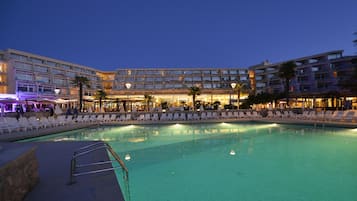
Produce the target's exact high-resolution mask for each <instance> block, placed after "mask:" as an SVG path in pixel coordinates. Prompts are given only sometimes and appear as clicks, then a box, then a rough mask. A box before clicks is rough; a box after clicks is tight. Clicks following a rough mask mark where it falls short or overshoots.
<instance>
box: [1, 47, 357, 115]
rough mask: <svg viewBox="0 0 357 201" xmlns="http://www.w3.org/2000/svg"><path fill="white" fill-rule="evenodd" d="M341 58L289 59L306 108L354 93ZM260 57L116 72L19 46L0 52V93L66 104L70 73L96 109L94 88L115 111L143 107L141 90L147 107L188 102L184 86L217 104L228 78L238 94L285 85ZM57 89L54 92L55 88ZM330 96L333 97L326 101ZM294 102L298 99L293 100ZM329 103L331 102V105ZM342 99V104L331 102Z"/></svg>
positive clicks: (228, 91)
mask: <svg viewBox="0 0 357 201" xmlns="http://www.w3.org/2000/svg"><path fill="white" fill-rule="evenodd" d="M353 58H356V56H355V57H343V56H342V51H341V50H339V51H331V52H326V53H322V54H317V55H313V56H308V57H303V58H298V59H293V61H295V62H296V64H297V66H298V67H297V68H296V73H295V75H296V76H295V78H294V79H293V80H292V84H291V89H290V91H291V94H292V95H293V96H294V97H296V98H304V101H305V102H306V106H307V107H320V106H322V105H321V104H326V103H323V100H322V99H321V100H319V98H321V97H322V94H324V93H328V92H331V91H339V92H343V93H344V95H349V96H351V95H353V94H351V93H350V92H349V91H348V90H342V89H341V88H340V86H339V84H338V82H339V80H341V79H345V78H346V76H349V75H351V74H352V72H353V64H352V62H351V61H352V59H353ZM283 63H284V62H280V63H274V64H271V63H269V62H264V63H262V64H259V65H255V66H251V67H249V68H238V67H237V68H131V69H120V68H119V69H117V70H115V71H110V72H108V71H100V70H98V69H95V68H92V67H88V66H83V65H78V64H73V63H70V62H66V61H61V60H57V59H52V58H48V57H44V56H39V55H35V54H31V53H27V52H23V51H18V50H13V49H7V50H4V51H0V94H1V96H0V98H1V99H3V101H6V100H5V99H7V98H8V99H14V98H15V99H17V100H19V101H50V102H56V103H59V104H61V106H62V107H70V106H75V105H77V104H78V88H76V87H74V85H73V84H72V80H74V77H75V76H83V77H86V78H88V79H89V81H90V87H88V88H84V100H85V101H84V108H86V109H88V108H91V109H97V108H98V104H97V102H98V101H97V100H96V99H95V96H94V94H95V93H96V91H98V90H104V91H105V92H106V93H107V99H106V100H105V103H104V107H105V108H106V110H108V111H117V110H119V109H120V108H121V107H122V106H124V105H125V104H126V106H128V105H129V104H130V106H131V108H132V107H133V106H135V108H138V109H139V110H140V109H143V107H144V105H145V103H144V95H145V94H147V95H151V96H153V103H152V104H153V105H152V107H156V106H159V105H160V104H162V103H164V102H166V103H167V104H168V105H169V106H172V107H176V106H182V105H185V104H187V105H192V97H191V96H189V95H188V93H189V87H192V86H198V87H199V88H200V89H201V94H200V95H199V96H197V100H199V101H200V102H201V104H203V105H210V104H212V103H214V102H217V101H218V102H220V103H221V106H223V105H226V104H232V103H233V104H236V102H237V94H236V92H234V91H233V89H232V87H231V84H232V83H244V86H245V88H246V90H243V91H242V95H241V99H245V98H246V97H247V96H248V93H260V92H269V93H278V92H282V91H283V90H284V85H283V83H282V81H281V78H279V77H278V71H279V67H280V66H281V64H283ZM56 92H57V93H56ZM330 101H332V100H330ZM295 103H297V104H296V105H295V106H301V105H298V103H299V100H298V99H296V101H295ZM331 104H332V103H330V105H331ZM336 104H342V103H336Z"/></svg>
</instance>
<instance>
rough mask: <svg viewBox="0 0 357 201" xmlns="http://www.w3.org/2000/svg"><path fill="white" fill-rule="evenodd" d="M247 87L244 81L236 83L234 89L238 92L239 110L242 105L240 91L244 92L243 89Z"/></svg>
mask: <svg viewBox="0 0 357 201" xmlns="http://www.w3.org/2000/svg"><path fill="white" fill-rule="evenodd" d="M244 89H245V84H244V83H241V82H238V83H235V86H234V88H233V90H234V91H235V92H237V95H238V97H237V109H238V110H239V105H240V93H241V92H242V90H244Z"/></svg>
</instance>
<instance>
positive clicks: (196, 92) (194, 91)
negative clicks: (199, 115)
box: [188, 86, 201, 111]
mask: <svg viewBox="0 0 357 201" xmlns="http://www.w3.org/2000/svg"><path fill="white" fill-rule="evenodd" d="M200 94H201V89H200V88H199V87H196V86H192V87H190V92H189V93H188V95H189V96H192V106H193V111H196V96H198V95H200Z"/></svg>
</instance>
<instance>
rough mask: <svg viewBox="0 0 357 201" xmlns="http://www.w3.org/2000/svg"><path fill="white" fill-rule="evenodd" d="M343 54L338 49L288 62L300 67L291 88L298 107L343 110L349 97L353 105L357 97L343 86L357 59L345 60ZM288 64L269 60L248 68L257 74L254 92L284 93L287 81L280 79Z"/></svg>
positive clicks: (348, 57) (351, 73)
mask: <svg viewBox="0 0 357 201" xmlns="http://www.w3.org/2000/svg"><path fill="white" fill-rule="evenodd" d="M342 53H343V51H342V50H337V51H330V52H325V53H321V54H316V55H311V56H306V57H302V58H297V59H291V60H289V61H294V62H295V63H296V65H297V67H296V68H295V77H294V78H293V79H292V80H291V83H290V89H289V91H290V94H291V96H292V97H295V98H296V99H295V102H294V103H295V106H297V107H299V106H301V103H302V102H304V104H305V106H306V107H336V106H337V107H343V104H344V103H346V100H344V98H346V97H348V101H350V103H349V104H352V100H354V99H353V98H352V97H353V96H356V94H353V93H352V91H350V90H348V89H343V88H342V87H341V86H340V83H341V81H343V80H346V79H348V78H349V77H350V76H351V75H353V73H354V68H357V66H356V65H357V64H353V63H352V61H353V59H356V58H357V56H347V57H344V56H343V55H342ZM285 62H286V61H284V62H279V63H273V64H272V63H269V62H267V61H266V62H263V63H262V64H259V65H255V66H251V67H250V68H249V69H250V71H252V72H254V78H253V80H254V85H253V86H254V90H255V93H261V92H267V93H281V92H283V91H284V83H283V82H284V81H283V80H282V79H281V78H280V77H279V68H280V66H281V65H282V64H283V63H285ZM331 96H336V97H341V98H340V99H338V98H337V99H336V98H332V97H331ZM299 102H300V104H299Z"/></svg>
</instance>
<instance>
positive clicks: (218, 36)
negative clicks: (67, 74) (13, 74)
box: [0, 0, 357, 70]
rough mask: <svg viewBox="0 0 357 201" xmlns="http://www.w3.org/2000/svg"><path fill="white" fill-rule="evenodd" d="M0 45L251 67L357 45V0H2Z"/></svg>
mask: <svg viewBox="0 0 357 201" xmlns="http://www.w3.org/2000/svg"><path fill="white" fill-rule="evenodd" d="M0 27H1V30H0V49H7V48H12V49H18V50H23V51H27V52H31V53H35V54H39V55H43V56H48V57H51V58H56V59H61V60H65V61H69V62H72V63H77V64H82V65H86V66H91V67H95V68H98V69H102V70H115V69H116V68H128V67H248V66H250V65H255V64H258V63H261V62H262V61H263V60H266V59H268V60H269V61H271V62H279V61H285V60H289V59H293V58H298V57H303V56H308V55H311V54H317V53H321V52H326V51H331V50H340V49H341V50H344V51H345V52H344V55H351V54H354V53H355V52H356V51H357V48H356V47H354V46H353V43H352V40H353V39H354V38H355V37H354V35H353V33H354V32H356V31H357V1H356V0H333V1H332V0H296V1H290V0H259V1H258V0H97V1H94V0H1V6H0Z"/></svg>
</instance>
